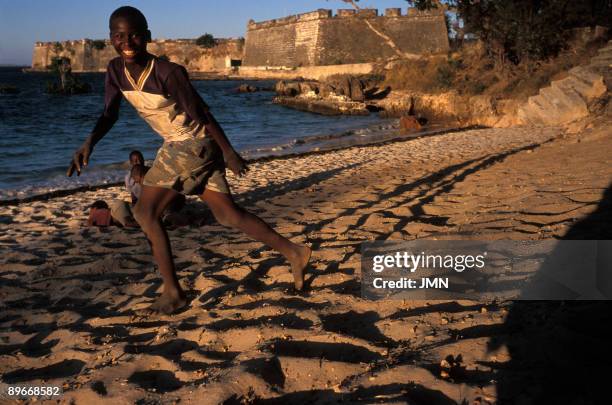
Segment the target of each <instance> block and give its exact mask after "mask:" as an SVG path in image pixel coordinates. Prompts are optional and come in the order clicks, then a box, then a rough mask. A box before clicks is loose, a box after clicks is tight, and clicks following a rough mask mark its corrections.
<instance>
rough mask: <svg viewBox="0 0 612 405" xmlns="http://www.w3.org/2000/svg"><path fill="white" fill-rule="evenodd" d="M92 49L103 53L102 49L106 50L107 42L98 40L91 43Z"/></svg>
mask: <svg viewBox="0 0 612 405" xmlns="http://www.w3.org/2000/svg"><path fill="white" fill-rule="evenodd" d="M91 47H92V48H94V49H97V50H98V51H101V50H102V49H104V48H106V42H105V41H104V40H103V39H96V40H94V41H91Z"/></svg>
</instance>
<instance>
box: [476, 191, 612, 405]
mask: <svg viewBox="0 0 612 405" xmlns="http://www.w3.org/2000/svg"><path fill="white" fill-rule="evenodd" d="M562 239H568V240H610V239H612V185H611V186H610V187H609V188H608V189H607V190H606V191H605V193H604V196H603V199H602V200H601V201H600V203H599V205H598V207H597V209H596V210H595V211H594V212H593V213H592V214H591V215H589V216H588V217H586V218H584V219H582V220H580V221H579V222H577V223H576V224H575V225H574V226H572V228H571V229H570V230H569V231H568V232H567V233H566V234H565V235H564V236H563V238H562ZM600 246H601V243H600ZM556 253H557V256H559V254H562V253H560V252H556ZM611 254H612V252H609V251H603V252H602V251H600V252H599V256H600V257H599V259H600V260H603V257H604V256H605V257H606V258H607V263H608V264H607V266H609V263H610V255H611ZM554 255H555V253H553V256H554ZM599 263H600V266H601V264H602V261H600V262H599ZM546 266H547V263H544V265H543V266H542V268H545V267H546ZM549 266H550V263H549ZM542 268H541V269H540V271H541V270H542ZM549 269H550V270H554V269H552V268H549ZM602 269H603V270H604V272H605V273H600V274H599V276H601V278H600V279H599V280H598V287H599V288H600V290H601V289H603V290H610V285H606V278H608V279H609V278H610V276H609V275H608V273H609V270H611V269H610V268H607V269H605V268H600V271H601V270H602ZM580 270H584V269H580ZM608 284H609V282H608ZM606 292H607V294H608V296H610V291H604V293H606ZM610 336H612V302H610V301H560V300H557V301H552V300H551V301H515V302H514V303H513V304H512V305H511V307H510V308H509V312H508V316H507V318H506V321H505V323H504V327H503V331H502V332H501V334H500V335H496V336H492V337H491V340H490V342H489V349H490V350H495V349H498V348H500V347H502V346H504V345H505V346H506V347H507V349H508V352H509V354H510V360H509V361H508V362H505V363H496V362H486V365H488V366H490V367H492V368H493V369H494V370H496V380H497V381H498V383H497V384H498V385H497V386H498V390H497V392H498V398H497V403H499V404H515V403H521V404H540V403H566V404H603V403H610V394H609V392H608V387H607V385H608V383H609V375H610V364H612V363H610V360H612V346H611V345H610Z"/></svg>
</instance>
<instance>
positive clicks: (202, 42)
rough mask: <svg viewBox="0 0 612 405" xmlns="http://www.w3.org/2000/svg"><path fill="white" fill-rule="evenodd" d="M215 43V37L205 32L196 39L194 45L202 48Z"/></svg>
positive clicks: (212, 45) (209, 46)
mask: <svg viewBox="0 0 612 405" xmlns="http://www.w3.org/2000/svg"><path fill="white" fill-rule="evenodd" d="M216 44H217V42H216V41H215V37H213V36H212V34H209V33H206V34H204V35H201V36H199V37H198V39H196V45H199V46H201V47H202V48H212V47H214V46H215V45H216Z"/></svg>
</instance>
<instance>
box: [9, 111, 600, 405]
mask: <svg viewBox="0 0 612 405" xmlns="http://www.w3.org/2000/svg"><path fill="white" fill-rule="evenodd" d="M611 150H612V135H611V133H610V130H609V127H608V126H607V122H602V123H599V124H598V123H595V124H593V125H591V126H590V127H587V129H583V130H581V131H580V132H579V133H577V134H568V133H566V131H565V130H563V129H561V128H508V129H472V130H464V131H456V132H449V133H445V134H441V135H436V136H431V137H424V138H419V139H413V140H408V141H402V142H395V143H388V144H384V145H378V146H368V147H353V148H349V149H344V150H339V151H333V152H328V153H323V154H312V155H307V156H301V157H292V158H287V159H282V158H281V159H275V160H271V161H267V162H259V163H254V164H252V165H251V168H250V172H249V174H248V175H247V176H246V177H243V178H235V177H232V176H229V181H230V184H231V186H232V189H233V192H234V193H235V196H236V199H237V200H238V201H239V202H240V203H241V204H242V205H243V206H244V207H245V208H247V209H249V210H251V211H252V212H254V213H256V214H258V215H260V216H261V217H262V218H263V219H264V220H266V221H267V222H268V223H270V224H272V225H273V226H274V227H275V228H276V229H277V230H278V231H279V232H280V233H282V234H284V235H287V236H289V237H290V238H291V239H292V240H294V241H296V242H301V243H307V244H309V245H310V246H312V247H313V250H314V254H313V262H312V267H311V269H310V272H309V274H308V275H307V278H306V285H307V291H306V292H305V293H302V294H294V293H293V292H292V289H291V283H292V276H291V274H290V273H289V267H288V265H287V263H285V262H284V261H283V258H282V257H281V256H279V255H278V254H276V253H275V252H272V251H271V250H269V249H267V248H265V247H263V246H262V245H261V244H259V243H257V242H253V241H250V240H249V239H248V238H247V237H246V236H244V235H242V234H240V233H239V232H236V231H233V230H231V229H227V228H224V227H222V226H220V225H217V224H216V223H215V222H214V220H213V219H212V218H210V216H209V214H207V211H206V209H205V208H204V207H203V206H202V205H203V204H200V203H199V202H198V201H196V200H195V199H193V200H191V203H192V204H193V205H194V206H196V207H199V209H200V210H201V212H202V213H203V215H208V219H207V220H206V223H205V224H204V225H203V226H201V227H195V226H193V227H189V226H187V227H181V228H177V229H174V230H171V231H170V232H169V234H170V238H171V240H172V243H173V253H174V255H175V261H176V264H177V269H178V274H179V277H180V280H181V283H182V284H183V286H184V288H185V289H186V290H187V291H188V294H189V299H190V304H189V305H188V307H187V308H186V309H184V310H182V311H181V312H179V313H178V314H175V315H172V316H150V317H144V316H142V315H140V312H139V311H138V310H139V309H142V308H144V307H146V306H148V305H149V304H150V303H151V302H152V301H153V299H154V298H155V297H156V296H157V294H159V293H160V287H161V278H160V277H159V275H158V273H157V271H156V269H155V268H154V265H153V263H152V257H151V255H150V250H149V246H148V244H147V242H146V240H145V237H144V235H143V234H142V232H140V230H137V229H119V228H116V227H110V228H107V229H98V228H87V227H86V226H85V222H86V220H87V214H88V207H89V205H91V203H93V202H94V201H95V200H98V199H102V200H107V201H108V200H113V199H117V198H125V199H127V198H128V196H127V194H126V192H125V191H124V190H123V189H122V188H119V187H114V188H108V189H103V190H98V191H91V192H80V193H76V194H72V195H69V196H66V197H61V198H54V199H49V200H46V201H35V202H29V203H23V204H20V205H17V206H2V207H0V282H1V284H0V373H1V375H2V381H3V382H4V383H6V384H18V385H43V384H44V385H61V386H63V390H64V395H63V397H62V398H61V399H60V401H59V402H60V403H66V404H68V403H74V404H93V403H113V404H115V405H119V404H134V403H138V404H158V403H159V404H173V403H179V402H180V403H181V404H191V403H194V404H217V403H228V404H229V403H265V404H268V403H279V404H281V403H282V404H287V403H303V402H305V403H337V402H347V403H411V404H431V403H434V404H438V403H439V404H454V403H466V404H488V403H525V404H529V403H537V401H536V399H538V400H539V399H541V398H549V399H551V401H552V402H554V401H553V400H554V399H555V398H564V399H568V398H569V397H567V396H564V395H567V392H565V391H564V390H563V388H564V387H573V388H576V387H579V388H580V389H578V390H577V392H578V393H577V394H575V395H580V397H579V398H582V399H585V398H586V400H585V401H584V402H574V403H591V402H589V401H588V398H589V395H593V398H597V396H596V394H597V392H598V390H599V389H605V384H604V383H603V380H604V378H605V376H606V375H609V374H608V373H609V367H610V366H609V363H608V362H607V361H605V362H600V361H599V360H600V359H602V358H604V356H607V355H609V354H610V348H609V347H606V345H605V344H604V342H606V341H609V336H610V335H609V334H608V332H607V331H609V325H610V324H612V323H611V322H610V320H611V319H610V317H611V315H610V314H611V313H612V311H610V305H608V304H597V303H583V304H581V305H569V304H568V305H563V304H561V303H550V302H549V303H532V305H531V306H529V305H528V304H529V303H521V304H520V305H519V304H517V303H512V302H473V301H453V302H442V301H431V302H426V301H369V300H365V299H363V298H361V291H360V259H361V256H360V251H359V247H360V244H361V243H362V242H364V241H369V240H411V239H416V238H421V239H422V238H425V239H433V238H438V239H441V238H446V239H463V238H467V239H486V240H492V239H531V240H534V239H551V238H561V237H564V236H565V235H566V234H568V233H569V235H571V237H572V238H575V239H597V238H601V239H608V238H609V236H606V235H609V232H610V231H609V229H610V222H609V221H610V216H609V212H610V209H609V204H610V191H609V187H610V184H611V181H612V165H611V155H610V151H611ZM604 196H607V197H606V198H604ZM605 204H608V205H605ZM602 305H603V307H602ZM606 305H607V306H606ZM593 306H594V307H593ZM602 308H605V311H603V310H602ZM527 315H528V316H527ZM537 377H540V378H537ZM583 378H584V379H585V381H587V382H584V383H581V382H580V381H581V379H583ZM530 379H536V380H537V381H538V383H537V384H531V383H529V382H528V381H530ZM600 383H601V384H600ZM572 384H573V385H572ZM583 390H584V392H583ZM572 395H573V394H572ZM608 396H609V395H608ZM606 397H607V396H606ZM601 398H603V397H601ZM570 399H571V398H570ZM0 401H1V400H0ZM7 401H8V402H7V403H12V402H11V401H9V400H7ZM224 401H225V402H224ZM14 402H15V403H17V401H14ZM570 402H571V401H567V402H566V403H570ZM54 403H55V402H54ZM540 403H541V402H540Z"/></svg>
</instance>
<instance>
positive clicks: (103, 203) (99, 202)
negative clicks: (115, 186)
mask: <svg viewBox="0 0 612 405" xmlns="http://www.w3.org/2000/svg"><path fill="white" fill-rule="evenodd" d="M91 208H96V209H102V208H106V209H108V204H107V203H106V201H102V200H97V201H95V202H94V203H93V204H91Z"/></svg>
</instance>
